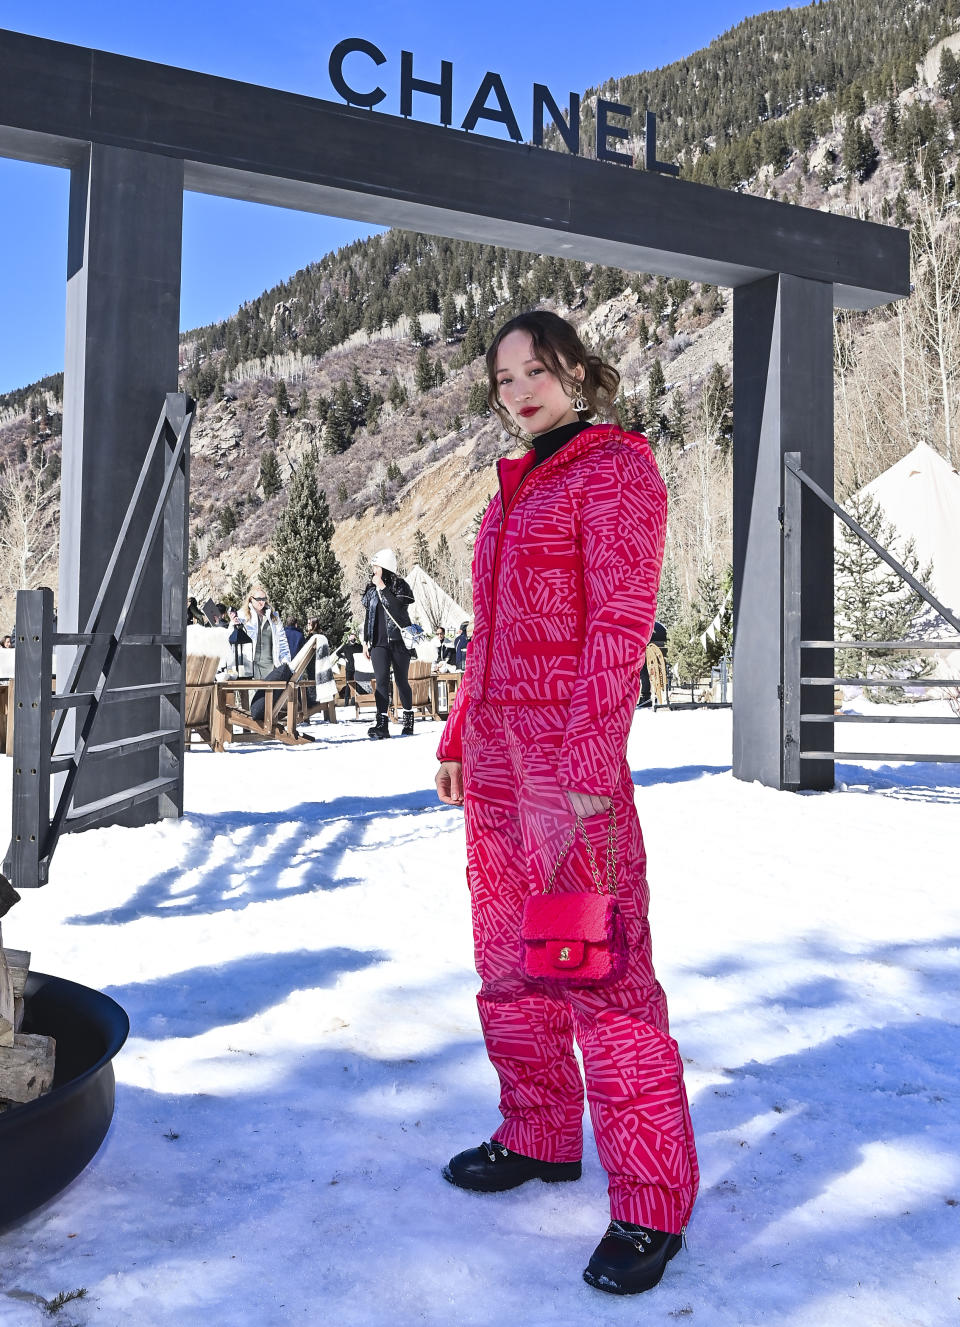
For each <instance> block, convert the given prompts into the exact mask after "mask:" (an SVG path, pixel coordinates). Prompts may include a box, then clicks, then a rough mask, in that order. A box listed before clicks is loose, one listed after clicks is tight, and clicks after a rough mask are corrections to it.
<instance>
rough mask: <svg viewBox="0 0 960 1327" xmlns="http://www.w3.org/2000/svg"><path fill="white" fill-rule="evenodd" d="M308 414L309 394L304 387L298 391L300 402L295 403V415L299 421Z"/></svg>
mask: <svg viewBox="0 0 960 1327" xmlns="http://www.w3.org/2000/svg"><path fill="white" fill-rule="evenodd" d="M309 413H310V394H309V392H308V391H307V389H306V387H304V388H302V389H301V391H300V400H299V401H298V403H297V414H298V415H299V416H300V418H301V419H306V417H307V415H309Z"/></svg>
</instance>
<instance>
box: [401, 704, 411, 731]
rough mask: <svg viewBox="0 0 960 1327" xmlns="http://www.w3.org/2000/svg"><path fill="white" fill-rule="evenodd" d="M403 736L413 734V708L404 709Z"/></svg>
mask: <svg viewBox="0 0 960 1327" xmlns="http://www.w3.org/2000/svg"><path fill="white" fill-rule="evenodd" d="M400 736H401V737H412V736H413V710H404V711H403V727H402V728H401V729H400Z"/></svg>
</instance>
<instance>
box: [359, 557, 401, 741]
mask: <svg viewBox="0 0 960 1327" xmlns="http://www.w3.org/2000/svg"><path fill="white" fill-rule="evenodd" d="M370 563H371V569H372V570H371V577H370V583H369V585H368V586H367V588H366V589H365V590H364V592H363V599H362V603H363V609H364V619H363V653H364V655H365V656H366V658H368V659H369V660H370V661H371V662H372V664H373V672H374V676H375V678H376V692H375V694H376V701H377V722H376V724H375V725H374V726H373V727H372V728H368V729H367V736H368V737H372V738H381V737H389V736H390V726H389V722H388V719H387V710H388V709H389V708H390V669H391V667H392V668H393V676H394V680H395V681H396V684H397V691H398V692H399V694H400V704H401V705H402V706H403V728H402V729H401V733H400V735H401V737H409V736H411V735H412V733H413V696H412V694H411V691H410V683H409V682H408V681H407V671H408V669H409V667H410V651H409V650H408V649H407V647H406V645H404V643H403V636H402V635H401V631H402V629H403V628H404V627H408V626H409V625H410V614H409V613H408V611H407V605H408V604H412V603H413V591H412V590H411V589H410V586H409V585H408V584H407V582H406V581H405V580H404V579H403V577H402V576H398V575H397V558H396V554H395V553H394V551H393V549H392V548H381V549H380V551H379V552H377V553H374V555H373V557H372V558H371V559H370Z"/></svg>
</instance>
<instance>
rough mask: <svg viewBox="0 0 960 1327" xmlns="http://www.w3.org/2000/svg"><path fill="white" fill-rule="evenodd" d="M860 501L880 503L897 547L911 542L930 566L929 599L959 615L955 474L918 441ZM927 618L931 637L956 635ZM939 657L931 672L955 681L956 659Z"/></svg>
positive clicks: (959, 497) (959, 494) (959, 511)
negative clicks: (934, 670) (870, 499)
mask: <svg viewBox="0 0 960 1327" xmlns="http://www.w3.org/2000/svg"><path fill="white" fill-rule="evenodd" d="M859 496H869V497H872V498H873V499H874V500H875V501H876V502H878V503H879V504H880V506H881V507H882V508H883V513H884V515H885V516H886V518H887V520H888V521H890V522H891V524H892V525H893V526H894V528H895V530H896V532H897V535H898V539H899V546H900V547H902V543H903V542H904V541H906V540H907V539H913V541H914V544H915V547H916V553H917V557H918V559H919V561H920V566H921V567H925V566H926V565H927V563H928V562H932V563H933V574H932V576H931V579H930V586H931V589H932V591H933V593H934V595H935V596H936V598H937V599H939V600H940V602H941V603H942V604H943V605H944V606H945V607H946V608H949V609H950V611H951V612H952V613H954V614H955V615H956V614H960V542H958V532H960V474H958V473H957V471H956V470H954V469H952V468H951V466H950V464H949V462H948V461H946V460H944V458H943V457H942V456H941V455H940V453H939V452H936V451H934V449H933V448H932V447H929V446H927V444H926V443H925V442H921V443H918V445H917V446H916V447H914V449H913V451H912V452H909V453H908V454H907V455H906V456H904V457H903V458H902V460H899V461H897V463H896V464H895V465H892V466H891V467H890V469H889V470H885V471H884V472H883V474H882V475H878V476H877V478H876V479H874V480H872V481H871V482H870V483H869V484H865V485H864V487H863V488H862V489H861V490H860V494H859ZM837 524H838V525H839V522H838V523H837ZM837 538H839V533H838V535H837ZM895 556H896V554H895ZM929 617H930V619H931V620H932V621H934V622H935V623H936V627H935V629H934V630H933V631H932V632H931V635H933V636H939V637H944V638H946V637H950V638H953V637H954V636H955V635H956V633H955V632H954V631H953V630H952V629H951V628H950V627H949V625H948V624H947V623H946V622H944V621H943V620H942V618H940V617H939V616H938V615H936V614H934V612H933V610H932V609H931V610H930V614H929ZM939 658H940V664H939V665H938V667H937V670H936V671H937V672H938V673H940V674H941V675H942V676H944V677H947V676H950V677H956V676H957V673H956V671H955V670H956V669H957V668H960V654H943V655H940V656H939Z"/></svg>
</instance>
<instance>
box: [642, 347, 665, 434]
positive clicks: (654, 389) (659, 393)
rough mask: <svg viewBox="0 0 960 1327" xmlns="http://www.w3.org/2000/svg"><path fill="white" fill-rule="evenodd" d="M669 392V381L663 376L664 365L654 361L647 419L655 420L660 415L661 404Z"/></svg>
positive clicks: (651, 370)
mask: <svg viewBox="0 0 960 1327" xmlns="http://www.w3.org/2000/svg"><path fill="white" fill-rule="evenodd" d="M666 390H667V381H666V379H665V378H664V376H663V365H662V364H661V363H660V361H659V360H658V359H655V360H654V361H653V365H652V367H651V369H650V380H649V382H648V384H647V419H648V420H651V421H652V420H654V419H656V418H657V417H658V416H659V414H660V402H661V400H662V399H663V394H664V392H665V391H666Z"/></svg>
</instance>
